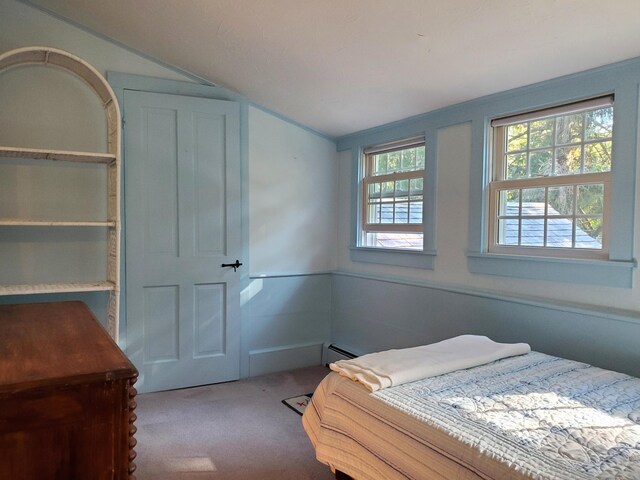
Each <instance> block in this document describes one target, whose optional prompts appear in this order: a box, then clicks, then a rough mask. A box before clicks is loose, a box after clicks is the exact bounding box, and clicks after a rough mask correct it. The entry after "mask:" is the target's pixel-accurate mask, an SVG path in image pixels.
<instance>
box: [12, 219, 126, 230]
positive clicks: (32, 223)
mask: <svg viewBox="0 0 640 480" xmlns="http://www.w3.org/2000/svg"><path fill="white" fill-rule="evenodd" d="M0 226H9V227H14V226H15V227H110V228H113V227H115V226H116V222H111V221H107V222H76V221H66V220H62V221H58V220H25V219H20V218H0Z"/></svg>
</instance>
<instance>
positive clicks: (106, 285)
mask: <svg viewBox="0 0 640 480" xmlns="http://www.w3.org/2000/svg"><path fill="white" fill-rule="evenodd" d="M24 65H44V66H51V67H56V68H60V69H62V70H65V71H67V72H69V73H71V74H73V75H75V76H76V77H78V78H80V79H81V80H83V81H84V82H86V83H87V84H88V85H89V86H90V87H91V89H92V90H93V92H95V94H96V95H97V96H98V98H99V99H100V103H101V105H102V107H103V109H104V113H105V116H106V123H107V132H106V133H107V152H82V151H73V150H68V151H67V150H58V149H51V150H49V149H42V148H24V147H17V146H0V158H7V159H13V160H16V161H20V160H21V159H25V160H37V161H42V162H47V164H50V163H48V162H79V163H85V164H103V165H104V166H105V168H106V169H107V172H106V181H107V188H106V191H107V199H106V211H107V215H106V218H96V219H90V220H86V219H78V220H77V221H76V220H73V219H71V220H69V219H67V218H65V217H66V216H65V215H61V218H60V219H49V218H47V219H39V218H22V217H21V216H20V215H19V214H16V215H15V216H11V217H4V218H0V227H2V228H30V229H32V230H33V232H34V233H33V235H34V236H37V235H39V234H38V233H37V232H38V230H39V229H42V228H47V229H48V228H72V229H87V228H88V229H96V228H104V229H107V239H106V242H105V244H106V249H105V260H106V270H105V271H106V278H104V279H100V280H99V281H77V282H76V281H72V282H68V281H63V282H59V283H56V282H50V283H29V284H24V283H21V282H16V284H2V285H0V295H30V294H42V293H70V292H94V291H105V292H109V301H108V307H107V328H108V330H109V333H110V334H111V336H112V337H113V338H114V339H115V340H116V341H117V339H118V323H119V322H118V316H119V303H120V267H119V266H120V141H121V140H120V110H119V108H118V103H117V100H116V97H115V94H114V93H113V90H112V89H111V87H110V86H109V84H108V83H107V81H106V80H105V78H104V77H103V76H102V75H101V74H100V73H99V72H98V71H97V70H96V69H95V68H94V67H92V66H91V65H89V64H88V63H87V62H85V61H84V60H82V59H81V58H79V57H77V56H75V55H72V54H70V53H68V52H65V51H63V50H59V49H56V48H51V47H24V48H18V49H15V50H11V51H9V52H6V53H4V54H2V55H0V73H2V72H3V71H5V70H7V69H9V68H13V67H20V66H24ZM0 80H1V79H0ZM0 115H1V113H0Z"/></svg>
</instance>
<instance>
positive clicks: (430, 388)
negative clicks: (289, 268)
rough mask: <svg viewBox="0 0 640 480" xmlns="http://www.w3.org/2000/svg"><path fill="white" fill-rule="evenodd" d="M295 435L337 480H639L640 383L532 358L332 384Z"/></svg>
mask: <svg viewBox="0 0 640 480" xmlns="http://www.w3.org/2000/svg"><path fill="white" fill-rule="evenodd" d="M303 426H304V428H305V430H306V432H307V434H308V436H309V438H310V440H311V442H312V444H313V446H314V447H315V451H316V457H317V459H318V460H319V461H320V462H322V463H325V464H327V465H328V466H329V467H330V468H331V469H332V470H333V471H334V472H336V478H349V477H351V478H353V479H355V480H384V479H442V480H456V479H461V480H471V479H473V480H477V479H485V480H486V479H491V480H502V479H525V478H526V479H531V478H533V479H554V480H586V479H590V480H593V479H598V480H603V479H608V480H614V479H615V480H638V479H640V379H637V378H634V377H630V376H628V375H624V374H621V373H616V372H612V371H608V370H603V369H600V368H596V367H593V366H590V365H587V364H584V363H579V362H575V361H570V360H566V359H562V358H558V357H553V356H549V355H545V354H542V353H539V352H530V353H527V354H524V355H517V356H513V357H509V358H505V359H501V360H498V361H493V362H491V363H487V364H484V365H479V366H476V367H472V368H465V369H461V370H456V371H452V372H450V373H446V374H442V375H437V376H433V377H430V378H425V379H422V380H417V381H411V382H407V383H404V384H401V385H397V386H391V387H389V388H381V389H380V390H377V391H375V392H370V391H369V390H368V389H366V388H365V387H364V386H363V385H362V384H360V383H359V382H356V381H353V380H352V379H349V378H346V377H344V376H341V375H339V374H338V373H335V372H332V373H330V374H329V375H328V376H327V377H326V378H325V379H324V380H323V381H322V382H321V383H320V385H319V386H318V388H317V389H316V391H315V393H314V395H313V398H312V401H311V403H310V405H309V407H308V408H307V409H306V411H305V414H304V416H303ZM345 474H346V475H345Z"/></svg>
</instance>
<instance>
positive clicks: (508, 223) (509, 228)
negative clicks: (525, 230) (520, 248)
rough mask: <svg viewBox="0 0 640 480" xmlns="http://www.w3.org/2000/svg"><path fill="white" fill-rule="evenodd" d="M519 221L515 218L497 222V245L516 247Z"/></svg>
mask: <svg viewBox="0 0 640 480" xmlns="http://www.w3.org/2000/svg"><path fill="white" fill-rule="evenodd" d="M518 226H519V221H518V219H515V218H506V219H501V220H498V243H499V244H500V245H518Z"/></svg>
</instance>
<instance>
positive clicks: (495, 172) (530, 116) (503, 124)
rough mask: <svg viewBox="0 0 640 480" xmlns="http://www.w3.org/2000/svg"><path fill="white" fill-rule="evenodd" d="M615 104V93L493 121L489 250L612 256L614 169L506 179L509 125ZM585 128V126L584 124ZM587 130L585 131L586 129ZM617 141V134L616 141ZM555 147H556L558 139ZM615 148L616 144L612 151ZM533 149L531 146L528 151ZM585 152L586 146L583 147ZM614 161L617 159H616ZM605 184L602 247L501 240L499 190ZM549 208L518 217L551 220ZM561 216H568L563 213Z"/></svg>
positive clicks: (559, 254) (509, 252) (572, 217)
mask: <svg viewBox="0 0 640 480" xmlns="http://www.w3.org/2000/svg"><path fill="white" fill-rule="evenodd" d="M606 107H613V95H607V96H603V97H597V98H593V99H589V100H584V101H580V102H574V103H571V104H565V105H560V106H557V107H552V108H547V109H543V110H535V111H531V112H527V113H524V114H518V115H510V116H507V117H501V118H497V119H494V120H492V121H491V123H490V125H491V133H492V142H491V144H492V149H491V152H490V158H491V167H492V168H491V175H490V178H491V180H490V181H489V184H488V216H487V233H488V243H487V247H488V248H487V250H488V252H489V253H494V254H505V255H522V256H544V257H561V258H577V259H580V258H582V259H608V258H609V236H610V235H609V233H610V213H611V207H610V206H611V171H608V172H598V173H575V174H570V175H557V176H554V175H550V176H542V177H526V178H518V179H505V171H504V169H505V158H506V155H505V154H506V151H505V150H506V138H505V137H506V133H505V131H506V129H507V127H508V126H509V125H514V124H518V123H524V122H528V121H534V120H541V119H545V118H553V117H557V116H560V115H568V114H572V113H580V112H585V111H590V110H596V109H599V108H606ZM583 128H584V126H583ZM583 133H584V132H583ZM611 141H612V142H613V137H612V140H611ZM589 143H591V142H589V141H587V140H586V139H585V138H584V135H583V138H582V141H581V142H579V143H578V142H576V143H572V144H571V146H575V145H581V146H583V147H584V145H588V144H589ZM553 146H555V141H554V144H553ZM613 150H614V147H613V146H612V152H613ZM526 151H527V152H528V151H529V150H528V148H527V150H526ZM583 155H584V148H583ZM612 163H613V160H612ZM590 184H601V185H603V186H604V198H603V212H602V217H603V227H602V248H601V249H589V248H575V247H572V248H562V247H550V246H546V245H543V246H522V245H504V244H500V243H498V239H499V228H498V224H499V222H498V217H499V215H498V214H499V210H500V208H499V193H500V192H501V191H503V190H516V189H524V188H545V190H546V188H548V187H554V186H574V187H575V188H574V192H575V190H576V189H577V186H579V185H590ZM575 203H576V202H575V196H574V214H573V215H571V216H568V217H569V218H571V219H572V223H573V230H574V231H573V241H575V228H576V223H577V222H576V221H575V219H576V218H577V217H576V215H575V208H576V205H575ZM546 210H547V207H545V213H544V215H540V216H526V217H524V216H522V214H521V211H520V212H519V216H518V217H515V218H527V219H549V218H556V217H555V216H548V215H547V212H546ZM558 218H567V216H560V217H558ZM546 228H547V222H546V221H545V222H544V233H543V241H544V243H546V238H547V235H546Z"/></svg>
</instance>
